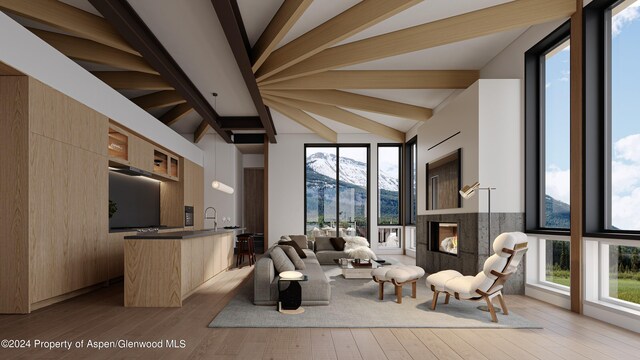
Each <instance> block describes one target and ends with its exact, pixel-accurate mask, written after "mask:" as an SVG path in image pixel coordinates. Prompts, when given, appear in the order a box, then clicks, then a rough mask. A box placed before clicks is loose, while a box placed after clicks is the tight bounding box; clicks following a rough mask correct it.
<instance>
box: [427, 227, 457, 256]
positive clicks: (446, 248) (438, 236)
mask: <svg viewBox="0 0 640 360" xmlns="http://www.w3.org/2000/svg"><path fill="white" fill-rule="evenodd" d="M429 243H430V247H431V251H437V252H441V253H445V254H449V255H454V256H458V223H453V222H435V221H430V222H429Z"/></svg>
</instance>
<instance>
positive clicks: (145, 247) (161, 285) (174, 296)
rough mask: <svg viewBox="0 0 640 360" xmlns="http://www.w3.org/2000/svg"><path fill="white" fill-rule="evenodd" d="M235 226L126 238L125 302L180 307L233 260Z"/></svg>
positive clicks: (140, 234)
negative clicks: (232, 228)
mask: <svg viewBox="0 0 640 360" xmlns="http://www.w3.org/2000/svg"><path fill="white" fill-rule="evenodd" d="M233 238H234V231H233V230H225V229H218V230H213V229H210V230H198V231H173V232H165V233H139V234H136V235H131V236H125V238H124V258H125V260H124V261H125V274H124V306H125V307H181V306H182V301H183V300H184V299H186V298H187V297H189V296H190V295H191V294H193V293H194V292H195V291H196V290H197V289H198V288H199V287H200V286H202V285H203V284H204V283H206V282H207V281H209V280H210V279H211V278H213V277H214V276H215V275H217V274H219V273H221V272H222V271H225V270H226V269H228V268H229V266H230V264H231V263H232V260H233Z"/></svg>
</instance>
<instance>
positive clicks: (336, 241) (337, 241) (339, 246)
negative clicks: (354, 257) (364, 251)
mask: <svg viewBox="0 0 640 360" xmlns="http://www.w3.org/2000/svg"><path fill="white" fill-rule="evenodd" d="M329 241H331V245H333V248H334V249H336V251H344V244H345V243H346V242H345V241H344V239H343V238H341V237H333V238H331V239H329Z"/></svg>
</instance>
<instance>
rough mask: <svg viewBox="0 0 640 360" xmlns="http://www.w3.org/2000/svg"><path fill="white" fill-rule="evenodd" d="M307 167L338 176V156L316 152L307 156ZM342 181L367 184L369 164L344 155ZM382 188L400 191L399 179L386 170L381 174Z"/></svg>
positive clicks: (362, 185) (342, 157) (341, 167)
mask: <svg viewBox="0 0 640 360" xmlns="http://www.w3.org/2000/svg"><path fill="white" fill-rule="evenodd" d="M307 167H308V168H309V169H311V170H313V171H315V172H317V173H319V174H321V175H324V176H328V177H330V178H335V177H336V156H335V155H334V154H326V153H315V154H313V155H310V156H309V157H307ZM340 181H344V182H346V183H349V184H354V185H357V186H361V187H365V186H367V164H365V163H363V162H361V161H357V160H353V159H350V158H347V157H344V156H341V157H340ZM379 181H380V184H379V186H380V189H383V190H389V191H398V188H399V187H398V179H397V178H396V176H394V175H391V174H388V173H387V172H385V171H384V170H383V171H382V172H381V174H380V179H379Z"/></svg>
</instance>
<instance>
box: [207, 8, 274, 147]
mask: <svg viewBox="0 0 640 360" xmlns="http://www.w3.org/2000/svg"><path fill="white" fill-rule="evenodd" d="M211 3H212V4H213V7H214V9H215V12H216V15H217V17H218V20H219V21H220V25H221V26H222V30H223V31H224V34H225V36H226V38H227V42H228V43H229V46H230V47H231V52H233V56H234V57H235V59H236V63H237V65H238V69H239V70H240V73H241V74H242V78H243V79H244V82H245V85H246V86H247V90H248V91H249V94H250V95H251V99H252V100H253V104H254V106H255V107H256V111H257V112H258V116H259V117H260V120H261V121H262V126H264V130H265V132H266V134H267V137H268V138H269V141H270V142H271V143H276V130H275V127H274V125H273V120H272V119H271V115H270V114H269V109H267V107H266V106H264V103H263V102H262V95H260V90H259V89H258V83H257V82H256V78H255V76H254V74H253V70H252V69H251V59H250V58H249V50H248V40H247V36H246V35H247V34H246V31H245V28H244V24H243V23H242V17H241V16H240V10H239V9H238V4H237V3H236V0H211Z"/></svg>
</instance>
